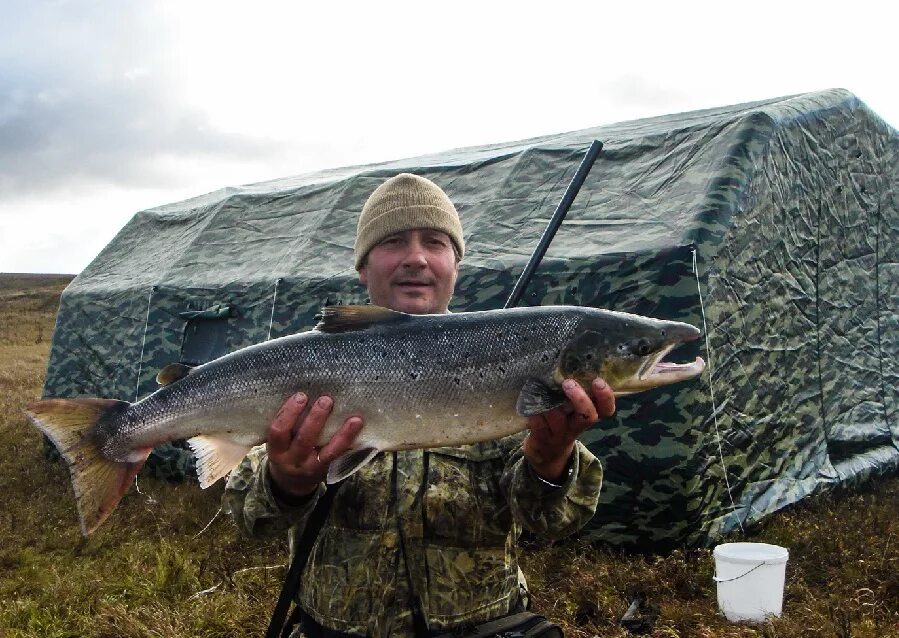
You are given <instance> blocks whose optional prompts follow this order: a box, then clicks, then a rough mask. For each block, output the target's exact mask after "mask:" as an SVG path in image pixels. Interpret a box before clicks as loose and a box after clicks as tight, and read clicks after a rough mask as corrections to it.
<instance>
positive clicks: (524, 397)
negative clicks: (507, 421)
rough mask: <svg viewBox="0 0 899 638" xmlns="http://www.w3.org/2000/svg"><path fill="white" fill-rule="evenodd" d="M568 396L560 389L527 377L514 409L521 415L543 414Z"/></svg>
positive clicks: (557, 405) (560, 403) (561, 402)
mask: <svg viewBox="0 0 899 638" xmlns="http://www.w3.org/2000/svg"><path fill="white" fill-rule="evenodd" d="M567 400H568V397H566V396H565V393H564V392H562V390H560V389H557V388H551V387H549V386H548V385H546V384H545V383H544V382H543V381H540V380H538V379H528V380H527V381H525V382H524V385H523V386H522V387H521V392H520V393H519V394H518V402H517V403H516V404H515V410H516V411H517V412H518V414H520V415H521V416H534V415H536V414H543V413H544V412H549V411H550V410H552V409H554V408H557V407H559V406H560V405H562V404H563V403H565V401H567Z"/></svg>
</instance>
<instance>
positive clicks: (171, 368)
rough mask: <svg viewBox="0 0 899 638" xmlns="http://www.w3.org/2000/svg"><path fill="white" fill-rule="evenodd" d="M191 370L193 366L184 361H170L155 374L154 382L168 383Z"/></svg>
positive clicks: (177, 379) (178, 379)
mask: <svg viewBox="0 0 899 638" xmlns="http://www.w3.org/2000/svg"><path fill="white" fill-rule="evenodd" d="M193 371H194V368H193V366H189V365H187V364H184V363H170V364H168V365H167V366H165V367H164V368H163V369H162V370H160V371H159V372H158V373H157V374H156V383H158V384H159V385H169V384H170V383H174V382H175V381H180V380H181V379H183V378H184V377H186V376H187V375H189V374H190V373H191V372H193Z"/></svg>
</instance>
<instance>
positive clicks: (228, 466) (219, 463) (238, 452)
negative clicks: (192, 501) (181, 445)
mask: <svg viewBox="0 0 899 638" xmlns="http://www.w3.org/2000/svg"><path fill="white" fill-rule="evenodd" d="M256 443H259V441H256V442H254V443H248V442H246V441H241V440H237V439H236V438H235V437H233V436H227V435H222V434H201V435H199V436H195V437H193V438H190V439H188V440H187V444H188V445H190V449H191V450H193V452H194V456H196V457H197V477H198V478H199V481H200V487H202V488H203V489H204V490H205V489H206V488H207V487H209V486H210V485H212V484H213V483H215V482H216V481H217V480H219V479H220V478H222V477H224V476H227V475H228V473H229V472H230V471H231V470H233V469H234V468H235V467H237V465H238V464H239V463H240V462H241V461H242V460H243V458H244V457H245V456H246V455H247V452H249V451H250V449H251V448H252V447H253V445H255V444H256Z"/></svg>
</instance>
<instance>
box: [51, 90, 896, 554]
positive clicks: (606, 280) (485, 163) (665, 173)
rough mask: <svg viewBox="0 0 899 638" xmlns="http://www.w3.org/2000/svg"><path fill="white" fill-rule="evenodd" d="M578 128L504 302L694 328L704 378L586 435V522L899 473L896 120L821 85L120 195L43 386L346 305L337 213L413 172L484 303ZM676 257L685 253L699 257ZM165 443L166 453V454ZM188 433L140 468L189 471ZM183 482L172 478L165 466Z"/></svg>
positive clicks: (688, 527)
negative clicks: (590, 460) (408, 155)
mask: <svg viewBox="0 0 899 638" xmlns="http://www.w3.org/2000/svg"><path fill="white" fill-rule="evenodd" d="M594 139H600V140H602V141H603V143H604V148H603V152H602V153H601V154H600V156H599V158H598V159H597V161H596V164H595V165H594V167H593V169H592V170H591V172H590V174H589V175H588V177H587V180H586V181H585V183H584V186H583V188H582V189H581V191H580V193H579V194H578V197H577V199H576V200H575V202H574V205H573V207H572V209H571V211H570V212H569V213H568V217H567V218H566V221H565V223H564V224H563V225H562V227H561V228H560V229H559V232H558V234H557V235H556V238H555V240H554V241H553V243H552V245H551V246H550V249H549V252H548V253H547V255H546V258H545V259H544V261H543V263H542V265H541V266H540V268H539V270H538V271H537V274H536V276H535V277H534V279H533V281H532V282H531V285H530V286H529V287H528V289H527V291H526V293H525V296H524V300H523V304H528V305H548V304H577V305H585V306H595V307H601V308H609V309H612V310H624V311H630V312H637V313H639V314H645V315H650V316H656V317H659V318H663V319H676V320H680V321H687V322H689V323H692V324H694V325H697V326H700V327H702V326H703V323H704V322H705V324H706V327H707V339H703V340H702V342H700V343H694V344H691V345H690V346H689V347H688V348H683V349H681V350H680V351H678V352H675V353H673V355H672V357H673V358H675V359H678V360H686V359H688V358H691V357H694V356H696V355H701V356H703V357H704V358H705V359H706V360H707V361H708V362H709V364H710V365H709V367H708V371H707V372H706V373H705V374H704V375H703V377H702V378H701V379H698V380H694V381H691V382H689V383H684V384H679V385H675V386H672V387H670V388H666V389H661V390H657V391H654V392H651V393H646V394H642V395H638V396H636V397H633V398H622V399H621V400H620V401H619V403H618V414H617V415H616V417H615V418H614V419H612V420H610V421H608V422H604V423H603V424H602V426H601V427H599V428H594V429H592V430H590V431H588V432H586V433H585V434H584V436H583V437H582V441H583V442H584V443H585V444H586V445H587V446H588V447H589V448H590V449H591V450H592V451H593V452H594V454H596V456H598V457H599V458H601V459H602V460H603V463H604V467H605V482H604V485H605V488H604V490H603V494H602V496H601V499H600V505H599V508H598V510H597V514H596V516H595V517H594V518H593V520H592V521H591V522H590V523H589V524H588V526H587V528H586V529H585V530H584V531H583V532H582V535H583V536H584V537H586V538H587V539H590V540H596V541H598V542H603V543H609V544H613V545H619V546H634V547H640V548H647V549H652V550H654V551H664V550H665V549H666V548H670V547H677V546H682V545H708V544H711V543H714V542H715V541H716V540H717V539H719V538H721V537H722V536H723V535H726V534H728V533H729V532H731V531H733V530H736V529H738V528H739V527H740V526H741V525H751V524H753V523H754V522H757V521H759V520H761V519H762V518H763V517H764V516H766V515H767V514H770V513H771V512H774V511H776V510H778V509H780V508H781V507H784V506H785V505H788V504H790V503H795V502H797V501H798V500H800V499H802V498H804V497H805V496H807V495H809V494H813V493H815V492H819V491H821V490H824V489H830V488H832V487H834V486H838V485H846V484H851V483H855V482H858V481H862V480H866V479H869V478H871V477H874V476H877V475H879V474H883V473H886V472H895V471H896V469H897V467H899V421H897V414H899V398H897V388H899V314H897V312H896V309H897V308H899V267H897V264H899V201H897V196H896V184H897V183H899V135H897V133H896V131H895V130H893V129H892V128H891V127H889V126H888V125H887V124H886V123H884V122H883V121H882V120H881V119H880V118H878V117H877V116H876V115H875V114H874V113H872V112H871V111H870V110H869V109H867V107H865V105H864V104H863V103H861V102H860V101H859V100H858V99H857V98H856V97H855V96H853V95H852V94H851V93H849V92H847V91H843V90H831V91H824V92H820V93H809V94H803V95H798V96H792V97H786V98H777V99H771V100H764V101H760V102H754V103H750V104H742V105H736V106H728V107H721V108H716V109H709V110H705V111H699V112H694V113H683V114H677V115H671V116H665V117H660V118H651V119H646V120H638V121H634V122H623V123H619V124H612V125H609V126H603V127H598V128H594V129H588V130H583V131H576V132H573V133H565V134H559V135H552V136H546V137H542V138H536V139H532V140H525V141H520V142H510V143H505V144H495V145H489V146H482V147H477V148H468V149H457V150H453V151H449V152H446V153H439V154H434V155H429V156H425V157H418V158H412V159H407V160H399V161H394V162H386V163H383V164H377V165H372V166H361V167H349V168H343V169H337V170H330V171H323V172H319V173H314V174H310V175H303V176H299V177H294V178H288V179H283V180H276V181H273V182H267V183H262V184H254V185H249V186H243V187H240V188H230V189H223V190H221V191H217V192H215V193H210V194H209V195H205V196H203V197H198V198H195V199H192V200H189V201H186V202H180V203H176V204H171V205H167V206H162V207H159V208H156V209H153V210H149V211H143V212H141V213H138V214H137V215H136V216H135V217H134V218H133V219H132V220H131V221H130V222H129V223H128V225H126V226H125V227H124V228H123V229H122V230H121V232H120V233H119V234H118V236H117V237H116V238H115V240H114V241H112V242H111V243H110V244H109V246H107V247H106V248H105V249H104V250H103V252H102V253H101V254H100V255H98V257H97V258H96V259H95V260H94V262H93V263H91V265H90V266H88V268H87V269H85V271H84V272H83V273H81V274H80V275H79V276H78V277H77V278H76V279H75V280H74V281H73V282H72V284H71V285H70V286H69V288H68V289H67V290H66V292H65V293H64V294H63V297H62V301H61V306H60V311H59V316H58V319H57V329H56V332H55V333H54V338H53V347H52V351H51V357H50V364H49V369H48V374H47V381H46V385H45V388H44V394H45V396H48V397H49V396H61V397H67V396H103V397H108V398H114V399H123V400H128V401H134V400H135V399H136V398H139V397H142V396H146V395H147V394H148V393H150V392H152V391H153V390H154V389H155V388H156V384H155V381H154V377H155V375H156V372H157V371H158V370H159V369H160V368H162V367H163V366H165V365H167V364H169V363H172V362H173V361H178V360H179V358H180V356H181V352H182V349H183V347H184V341H185V339H186V338H187V321H186V320H185V319H184V318H183V316H182V313H184V312H185V311H189V310H206V309H210V308H214V307H216V306H220V305H226V304H227V305H230V306H232V307H233V308H235V309H236V311H237V312H236V316H234V317H231V318H229V319H227V320H225V321H224V322H223V325H224V326H225V327H226V332H225V333H224V334H223V335H222V341H223V344H224V347H225V348H230V349H236V348H239V347H242V346H246V345H250V344H252V343H258V342H260V341H264V340H266V339H268V338H270V337H277V336H281V335H284V334H289V333H292V332H296V331H299V330H305V329H309V328H310V327H312V325H314V323H315V321H314V317H315V315H316V314H317V313H318V312H319V310H320V308H321V307H322V306H323V305H328V304H335V303H360V302H364V301H365V300H366V293H365V290H364V288H362V287H361V286H360V285H359V283H358V281H357V278H356V273H355V272H354V271H353V269H352V268H351V266H350V265H351V264H352V263H353V250H352V247H353V237H354V234H355V228H356V226H355V225H356V219H357V217H358V214H359V211H360V210H361V207H362V204H363V203H364V201H365V199H366V197H367V196H368V195H369V194H370V193H371V191H372V190H374V188H375V187H377V186H378V185H379V184H380V183H381V182H382V181H383V180H384V179H386V178H387V177H390V176H393V175H395V174H396V173H399V172H402V171H409V172H414V173H419V174H422V175H425V176H427V177H428V178H430V179H432V180H434V181H435V182H436V183H438V184H439V185H440V186H442V187H443V188H444V189H445V190H446V192H447V194H448V195H449V196H450V198H451V199H452V200H453V201H454V202H455V203H456V206H457V208H458V209H459V212H460V215H461V218H462V223H463V227H464V229H465V236H466V244H467V247H468V248H467V252H466V257H465V260H464V261H463V263H462V268H461V272H460V277H459V281H458V285H457V289H456V293H455V297H454V300H453V305H452V308H451V309H452V310H455V311H459V310H481V309H494V308H499V307H502V306H503V304H504V303H505V300H506V298H507V297H508V295H509V293H510V292H511V290H512V287H513V285H514V283H515V281H516V279H517V277H518V275H519V274H520V273H521V271H522V270H523V268H524V264H525V262H526V260H527V258H528V257H529V256H530V253H531V251H532V250H533V248H534V246H535V245H536V244H537V241H538V238H539V237H540V235H541V233H542V232H543V229H544V228H545V225H546V222H547V220H548V217H549V215H550V214H551V212H552V210H553V209H554V207H555V206H556V204H557V202H558V201H559V199H560V198H561V195H562V193H563V192H564V189H565V187H566V185H567V183H568V181H569V180H570V179H571V177H572V176H573V174H574V172H575V170H576V168H577V166H578V164H579V162H580V160H581V159H582V157H583V154H584V152H585V151H586V149H587V147H588V146H589V145H590V143H591V142H592V141H593V140H594ZM694 263H695V267H694ZM176 457H180V458H176ZM192 463H193V460H192V457H191V456H190V454H189V453H188V452H187V451H186V450H181V451H176V452H172V454H170V455H169V456H168V457H167V458H166V459H161V460H160V459H159V456H158V455H157V454H154V455H152V456H151V458H150V460H149V461H148V465H147V467H148V471H159V472H161V473H162V474H163V475H165V474H169V473H170V475H171V478H179V477H184V476H187V475H190V473H191V471H192V470H191V467H192V465H191V464H192ZM179 475H180V476H179Z"/></svg>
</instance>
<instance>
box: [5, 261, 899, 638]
mask: <svg viewBox="0 0 899 638" xmlns="http://www.w3.org/2000/svg"><path fill="white" fill-rule="evenodd" d="M70 279H71V278H70V277H65V276H52V275H45V276H34V275H29V276H21V275H8V274H6V275H0V492H2V499H0V638H13V637H20V636H40V637H42V638H44V637H46V638H54V637H58V638H62V637H75V636H78V637H81V636H84V637H91V638H113V637H116V638H121V637H135V638H136V637H143V636H151V637H155V638H175V637H177V638H189V637H198V638H199V637H210V638H211V637H219V636H223V637H226V636H234V637H237V636H240V637H243V636H261V635H263V634H264V631H265V627H266V625H267V623H268V619H269V616H270V614H271V610H272V607H273V606H274V601H275V599H276V597H277V594H278V591H279V588H280V584H281V579H282V578H283V576H284V573H285V570H286V564H285V561H286V558H285V557H286V553H287V546H286V540H285V539H275V540H269V541H260V540H248V539H244V538H241V537H240V536H239V535H238V534H237V532H236V529H235V528H234V526H233V524H232V523H231V521H230V520H229V519H228V517H226V516H224V515H221V514H219V515H217V511H218V507H219V500H220V497H221V490H222V484H221V482H220V483H219V484H217V485H215V486H214V487H212V488H210V489H208V490H205V491H204V490H200V488H199V487H198V486H197V485H196V484H192V483H188V484H170V483H166V482H162V481H156V480H153V479H152V478H148V477H145V476H143V475H141V476H140V477H139V479H138V489H132V490H131V491H130V492H129V494H128V495H127V496H126V497H125V499H123V501H122V504H121V505H120V506H119V508H118V509H117V510H116V512H115V513H114V514H113V515H112V516H111V517H110V519H109V520H108V521H107V522H106V524H104V525H103V526H102V527H101V528H100V529H99V530H98V531H97V532H96V533H94V534H93V535H92V536H91V537H90V538H88V539H85V538H83V537H82V536H81V533H80V530H79V526H78V521H77V516H76V512H75V501H74V497H73V495H72V492H71V487H70V481H69V477H68V471H67V470H66V469H65V467H63V465H62V464H61V463H51V462H48V461H46V460H45V459H44V457H43V451H42V441H41V437H40V435H39V434H38V433H37V431H36V430H35V429H34V428H32V427H31V426H30V425H28V424H27V423H26V420H25V417H24V416H23V414H22V408H23V407H24V406H25V405H27V404H28V403H30V402H31V401H33V400H35V399H37V398H39V397H40V394H41V387H42V383H43V378H44V374H45V368H46V362H47V355H48V352H49V348H50V337H51V335H52V330H53V323H54V319H55V314H56V308H57V305H58V301H59V295H60V293H61V292H62V290H63V288H64V287H65V285H66V283H68V281H69V280H70ZM729 540H749V541H764V542H769V543H774V544H778V545H783V546H785V547H788V548H789V550H790V560H789V564H788V566H787V586H786V594H785V599H784V614H783V616H782V617H781V618H777V619H773V620H771V621H769V622H767V623H764V624H761V625H734V624H731V623H729V622H728V621H727V620H726V619H725V618H724V617H723V615H721V614H720V613H719V612H718V610H717V605H716V595H715V586H714V583H713V582H712V575H713V572H714V566H713V561H712V555H711V550H709V549H684V550H679V551H675V552H673V553H670V554H667V555H635V554H628V553H625V552H622V551H620V550H615V549H610V548H606V547H601V546H590V545H585V544H582V543H578V542H577V541H576V540H572V541H568V542H565V543H559V544H541V543H538V542H529V543H526V544H524V546H523V547H522V560H523V566H524V570H525V574H526V575H527V577H528V580H529V582H530V584H531V586H532V589H533V590H534V598H535V601H534V603H535V608H536V610H537V611H540V612H542V613H544V614H546V615H548V616H549V617H551V618H552V619H554V620H556V621H557V622H560V623H561V624H562V625H563V626H564V627H565V629H566V632H567V635H569V636H573V637H586V636H604V637H606V636H610V637H624V636H629V635H637V634H638V633H639V634H642V635H646V636H652V637H657V638H662V637H685V638H686V637H693V636H697V637H702V638H718V637H724V636H728V637H730V636H740V637H743V636H746V637H748V636H763V637H766V638H774V637H783V638H787V637H793V636H796V637H799V636H803V637H805V636H808V637H816V638H818V637H822V636H824V637H835V638H848V637H850V636H853V637H857V638H864V637H871V638H874V637H878V638H880V637H884V636H897V637H899V477H897V476H896V475H892V476H888V477H883V478H878V479H874V480H872V481H869V482H868V483H867V484H865V485H863V486H861V487H859V488H854V489H846V490H841V491H839V492H835V493H830V494H824V495H820V496H817V497H814V498H810V499H807V500H806V501H804V502H802V503H800V504H799V505H796V506H793V507H790V508H787V509H785V510H783V511H781V512H779V513H777V514H775V515H773V516H771V517H769V518H767V519H766V520H765V521H763V523H762V524H761V525H759V526H757V527H756V528H755V529H752V530H749V531H747V533H746V534H745V535H744V536H742V537H740V538H736V537H735V538H732V539H729ZM638 591H639V592H643V593H644V594H645V595H646V596H647V600H646V603H645V604H644V607H643V608H642V609H641V610H640V611H639V612H638V614H637V620H642V621H643V622H642V623H640V626H634V627H633V629H634V630H635V631H633V632H630V631H628V630H627V629H625V628H624V627H622V626H621V625H620V624H619V620H620V618H621V617H622V615H623V614H624V613H625V611H626V610H627V608H628V605H629V603H630V601H631V599H632V597H633V595H634V594H635V593H636V592H638Z"/></svg>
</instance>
